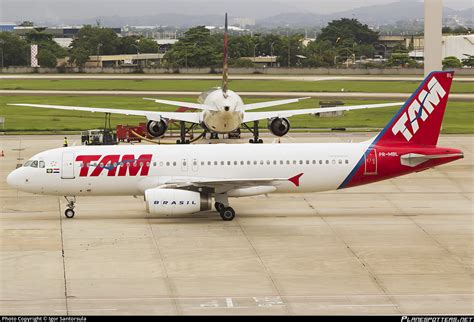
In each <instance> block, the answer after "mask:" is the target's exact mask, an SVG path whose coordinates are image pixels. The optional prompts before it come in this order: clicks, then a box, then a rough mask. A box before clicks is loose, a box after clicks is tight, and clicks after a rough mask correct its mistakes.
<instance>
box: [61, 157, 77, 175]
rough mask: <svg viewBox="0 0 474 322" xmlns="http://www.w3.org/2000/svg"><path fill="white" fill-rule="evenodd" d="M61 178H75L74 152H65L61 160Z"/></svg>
mask: <svg viewBox="0 0 474 322" xmlns="http://www.w3.org/2000/svg"><path fill="white" fill-rule="evenodd" d="M61 178H62V179H74V153H72V152H64V153H63V159H62V162H61Z"/></svg>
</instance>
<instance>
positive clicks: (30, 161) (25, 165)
mask: <svg viewBox="0 0 474 322" xmlns="http://www.w3.org/2000/svg"><path fill="white" fill-rule="evenodd" d="M32 162H33V161H32V160H28V161H26V162H25V164H24V165H23V166H24V167H29V166H30V164H31V163H32Z"/></svg>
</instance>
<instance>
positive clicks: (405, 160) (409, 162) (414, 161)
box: [400, 153, 464, 167]
mask: <svg viewBox="0 0 474 322" xmlns="http://www.w3.org/2000/svg"><path fill="white" fill-rule="evenodd" d="M463 156H464V154H462V153H450V154H432V155H425V154H418V153H408V154H404V155H402V156H401V157H400V162H401V163H402V164H403V165H406V166H408V167H416V166H417V165H420V164H422V163H424V162H426V161H429V160H435V159H444V158H453V157H463Z"/></svg>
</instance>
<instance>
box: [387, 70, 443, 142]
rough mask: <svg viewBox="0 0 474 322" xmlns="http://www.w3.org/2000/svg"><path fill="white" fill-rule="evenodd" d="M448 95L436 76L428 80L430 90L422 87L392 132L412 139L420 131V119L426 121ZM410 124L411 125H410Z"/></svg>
mask: <svg viewBox="0 0 474 322" xmlns="http://www.w3.org/2000/svg"><path fill="white" fill-rule="evenodd" d="M445 95H446V90H445V89H444V88H443V86H441V84H440V83H439V82H438V80H437V79H436V77H435V76H433V78H431V80H430V81H429V82H428V91H426V90H425V89H422V90H421V92H420V93H419V94H418V97H417V98H416V97H415V99H414V100H413V102H412V103H411V104H410V105H409V106H408V109H407V110H406V111H405V112H403V113H402V114H401V115H400V118H399V119H398V120H397V121H396V122H395V124H394V125H393V127H392V133H393V134H394V135H397V134H398V133H401V134H402V135H403V137H404V138H405V139H406V140H407V141H410V140H411V138H412V137H413V135H414V134H415V133H416V132H418V130H419V128H420V124H419V123H418V120H420V119H421V120H422V121H423V122H425V121H426V120H427V119H428V117H429V116H430V115H431V114H432V113H433V111H434V109H435V108H436V107H437V106H438V104H439V102H440V101H441V99H442V98H443V97H444V96H445ZM408 125H409V126H408Z"/></svg>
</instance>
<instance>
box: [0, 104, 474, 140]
mask: <svg viewBox="0 0 474 322" xmlns="http://www.w3.org/2000/svg"><path fill="white" fill-rule="evenodd" d="M166 99H176V100H178V98H173V97H166ZM179 100H185V101H190V102H194V101H195V100H196V98H195V97H189V98H183V97H180V98H179ZM263 100H266V99H257V98H252V99H245V102H246V103H250V102H259V101H263ZM344 102H345V104H346V105H357V104H370V103H380V102H381V101H366V100H364V101H349V100H348V101H344ZM8 103H37V104H56V105H74V106H89V107H105V108H107V107H108V108H117V109H140V110H141V109H143V110H155V111H156V110H161V111H174V110H175V108H174V107H164V106H159V105H157V104H156V103H154V102H150V101H144V100H142V99H140V98H137V97H134V96H120V97H115V96H2V97H0V116H4V117H5V119H6V121H5V130H6V132H7V133H8V132H12V131H13V132H16V131H22V132H30V131H33V132H36V131H77V130H85V129H91V128H98V127H103V125H104V115H103V114H96V113H88V112H75V111H58V110H48V109H38V108H29V107H17V106H7V104H8ZM318 103H319V100H316V99H309V100H304V101H301V102H299V103H295V104H290V105H282V106H279V107H275V108H270V110H271V109H288V108H295V109H296V108H314V107H318ZM265 110H269V109H262V111H265ZM397 110H398V107H390V108H379V109H372V110H360V111H352V112H346V113H345V115H344V116H342V117H335V118H319V117H315V116H313V115H304V116H295V117H292V118H291V119H290V121H291V126H292V128H331V127H350V128H382V127H384V126H385V124H386V123H387V122H388V121H389V120H390V119H391V118H392V116H393V115H394V114H395V112H396V111H397ZM111 120H112V125H113V126H115V125H116V124H137V123H138V122H143V121H145V119H144V118H141V117H132V116H123V115H112V118H111ZM265 123H266V122H262V123H261V126H262V127H265V126H266V124H265ZM443 133H474V104H472V103H471V102H451V103H449V104H448V109H447V112H446V116H445V119H444V123H443Z"/></svg>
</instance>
